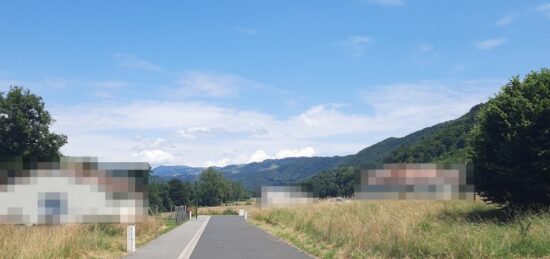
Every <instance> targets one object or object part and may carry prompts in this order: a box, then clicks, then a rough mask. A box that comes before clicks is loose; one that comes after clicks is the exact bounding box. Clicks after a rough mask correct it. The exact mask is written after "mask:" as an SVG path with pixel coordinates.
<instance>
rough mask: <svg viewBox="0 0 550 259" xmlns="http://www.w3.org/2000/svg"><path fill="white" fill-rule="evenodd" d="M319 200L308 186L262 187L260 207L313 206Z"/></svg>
mask: <svg viewBox="0 0 550 259" xmlns="http://www.w3.org/2000/svg"><path fill="white" fill-rule="evenodd" d="M318 200H319V199H318V198H316V197H313V193H312V192H311V191H310V190H309V189H308V188H307V187H306V186H302V185H292V186H262V196H261V198H260V204H259V205H260V208H270V207H278V208H281V207H295V206H303V205H307V204H312V203H315V202H317V201H318Z"/></svg>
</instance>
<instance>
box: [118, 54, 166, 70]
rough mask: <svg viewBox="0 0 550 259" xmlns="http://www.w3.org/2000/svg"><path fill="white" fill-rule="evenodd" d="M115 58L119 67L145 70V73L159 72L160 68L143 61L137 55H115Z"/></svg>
mask: <svg viewBox="0 0 550 259" xmlns="http://www.w3.org/2000/svg"><path fill="white" fill-rule="evenodd" d="M114 56H115V58H116V59H117V60H118V62H119V65H120V66H121V67H124V68H131V69H139V70H147V71H160V70H162V67H161V66H160V65H158V64H155V63H153V62H150V61H147V60H144V59H142V58H140V57H138V56H137V55H133V54H123V53H115V54H114Z"/></svg>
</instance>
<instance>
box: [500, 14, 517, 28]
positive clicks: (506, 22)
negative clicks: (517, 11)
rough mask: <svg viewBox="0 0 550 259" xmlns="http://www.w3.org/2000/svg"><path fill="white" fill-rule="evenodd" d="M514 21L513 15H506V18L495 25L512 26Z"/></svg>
mask: <svg viewBox="0 0 550 259" xmlns="http://www.w3.org/2000/svg"><path fill="white" fill-rule="evenodd" d="M512 20H514V16H513V15H506V16H504V17H502V18H501V19H500V20H498V21H497V22H496V23H495V25H496V26H506V25H508V24H510V23H511V22H512Z"/></svg>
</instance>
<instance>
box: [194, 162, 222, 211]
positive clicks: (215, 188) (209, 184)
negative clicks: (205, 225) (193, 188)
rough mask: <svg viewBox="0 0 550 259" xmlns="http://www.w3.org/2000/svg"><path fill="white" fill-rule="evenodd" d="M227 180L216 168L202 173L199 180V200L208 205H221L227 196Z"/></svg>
mask: <svg viewBox="0 0 550 259" xmlns="http://www.w3.org/2000/svg"><path fill="white" fill-rule="evenodd" d="M226 184H227V183H226V181H225V179H224V178H223V174H222V173H220V172H218V171H216V170H215V169H214V168H208V169H206V170H205V171H204V172H202V173H201V175H200V177H199V182H198V188H199V189H198V192H199V202H200V203H201V204H202V205H206V206H217V205H220V204H221V203H222V201H223V198H224V196H225V190H226Z"/></svg>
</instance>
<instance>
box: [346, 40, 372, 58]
mask: <svg viewBox="0 0 550 259" xmlns="http://www.w3.org/2000/svg"><path fill="white" fill-rule="evenodd" d="M371 43H372V40H371V39H370V38H369V37H367V36H364V35H352V36H348V38H347V39H345V40H342V41H339V42H338V45H340V46H342V47H345V48H348V49H350V50H351V51H352V55H353V56H354V57H361V56H363V55H364V54H365V51H366V48H367V46H368V45H369V44H371Z"/></svg>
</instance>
